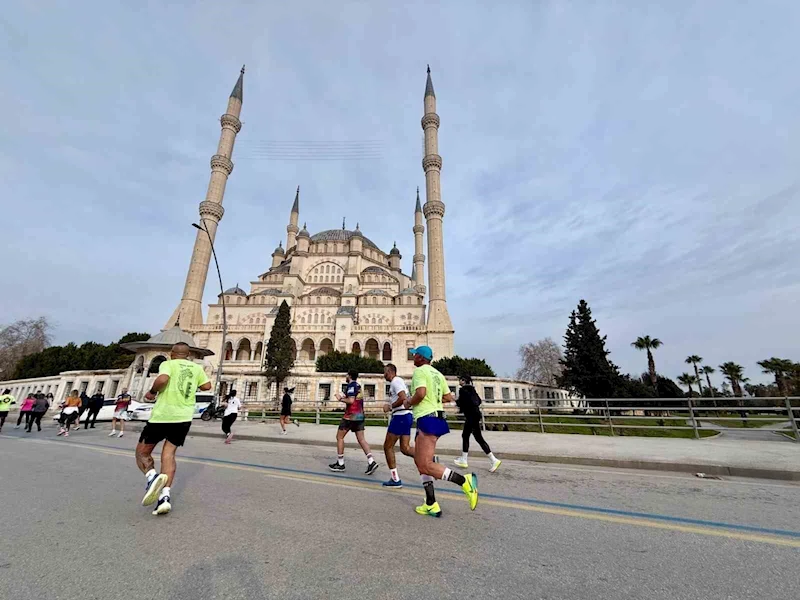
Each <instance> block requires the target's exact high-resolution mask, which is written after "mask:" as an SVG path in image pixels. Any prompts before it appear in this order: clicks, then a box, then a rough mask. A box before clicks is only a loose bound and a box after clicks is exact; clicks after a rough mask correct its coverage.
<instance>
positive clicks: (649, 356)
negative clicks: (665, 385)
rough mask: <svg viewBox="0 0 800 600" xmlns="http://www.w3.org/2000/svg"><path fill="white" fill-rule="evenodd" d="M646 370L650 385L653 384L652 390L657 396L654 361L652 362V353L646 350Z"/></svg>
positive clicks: (656, 377)
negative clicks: (648, 373) (648, 374)
mask: <svg viewBox="0 0 800 600" xmlns="http://www.w3.org/2000/svg"><path fill="white" fill-rule="evenodd" d="M647 370H648V371H650V383H652V384H653V389H654V390H655V392H656V396H658V376H657V375H656V361H655V360H653V353H652V352H650V349H649V348H648V349H647Z"/></svg>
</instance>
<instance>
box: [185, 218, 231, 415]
mask: <svg viewBox="0 0 800 600" xmlns="http://www.w3.org/2000/svg"><path fill="white" fill-rule="evenodd" d="M200 221H201V222H202V223H203V225H202V226H200V225H198V224H197V223H192V227H194V228H195V229H199V230H200V231H205V232H206V235H207V236H208V243H209V244H211V254H212V255H213V256H214V265H215V266H216V267H217V279H219V295H220V298H222V349H221V350H220V353H219V363H218V365H217V377H216V381H215V382H214V391H215V393H216V395H217V400H219V397H220V391H221V388H222V364H223V363H224V362H225V342H226V341H227V340H226V338H227V336H228V314H227V312H226V311H225V289H224V288H223V287H222V273H221V272H220V270H219V261H218V260H217V251H216V250H214V240H212V239H211V234H210V233H209V232H208V229H206V227H205V224H206V222H205V219H200Z"/></svg>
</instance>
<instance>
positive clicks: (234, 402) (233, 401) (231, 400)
mask: <svg viewBox="0 0 800 600" xmlns="http://www.w3.org/2000/svg"><path fill="white" fill-rule="evenodd" d="M222 406H224V407H225V412H224V413H223V415H222V433H224V434H225V443H226V444H230V443H231V441H232V440H233V432H232V431H231V426H232V425H233V422H234V421H236V417H238V416H239V409H240V408H241V407H242V403H241V401H240V400H239V399H238V398H237V397H236V390H231V395H230V396H228V398H227V399H226V400H225V401H224V402H223V403H222Z"/></svg>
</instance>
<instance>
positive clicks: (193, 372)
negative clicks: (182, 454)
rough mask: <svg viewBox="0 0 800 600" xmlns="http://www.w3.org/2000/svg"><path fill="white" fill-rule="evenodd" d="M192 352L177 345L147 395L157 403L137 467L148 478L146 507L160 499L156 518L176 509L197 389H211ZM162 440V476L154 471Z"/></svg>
mask: <svg viewBox="0 0 800 600" xmlns="http://www.w3.org/2000/svg"><path fill="white" fill-rule="evenodd" d="M189 351H190V348H189V345H188V344H184V343H180V344H175V345H174V346H173V347H172V351H171V352H170V360H166V361H164V362H163V363H161V366H160V367H159V369H158V377H157V378H156V380H155V381H154V382H153V386H152V387H151V388H150V391H149V392H147V393H146V394H145V398H147V399H148V400H150V401H153V400H155V401H156V405H155V406H154V407H153V413H152V416H151V417H150V421H149V422H148V423H147V425H145V428H144V429H143V430H142V435H141V437H140V438H139V443H138V444H137V446H136V464H137V465H138V467H139V470H140V471H141V472H142V473H144V474H145V478H146V479H147V486H146V489H147V491H146V493H145V495H144V498H143V499H142V505H144V506H149V505H150V504H153V503H154V502H156V500H158V504H157V505H156V508H155V510H154V511H153V514H154V515H165V514H167V513H168V512H169V511H170V510H171V509H172V505H171V504H170V486H171V485H172V481H173V479H174V478H175V468H176V464H175V453H176V452H177V450H178V446H183V442H184V441H185V440H186V434H187V433H189V428H190V427H191V426H192V417H193V416H194V406H195V394H196V393H197V390H198V389H199V390H202V391H207V390H210V389H211V382H210V381H209V380H208V377H207V376H206V373H205V371H204V370H203V367H201V366H200V365H198V364H197V363H194V362H192V361H190V360H189ZM156 395H158V397H157V398H156ZM161 441H164V446H163V448H161V473H160V474H159V473H156V470H155V468H154V465H155V461H154V460H153V456H152V454H153V449H154V448H155V447H156V445H157V444H159V443H160V442H161Z"/></svg>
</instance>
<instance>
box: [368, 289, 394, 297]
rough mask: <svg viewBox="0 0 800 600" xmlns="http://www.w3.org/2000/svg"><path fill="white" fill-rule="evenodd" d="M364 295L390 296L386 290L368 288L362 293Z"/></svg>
mask: <svg viewBox="0 0 800 600" xmlns="http://www.w3.org/2000/svg"><path fill="white" fill-rule="evenodd" d="M364 295H365V296H391V294H390V293H389V292H387V291H386V290H368V291H367V292H365V293H364Z"/></svg>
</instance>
